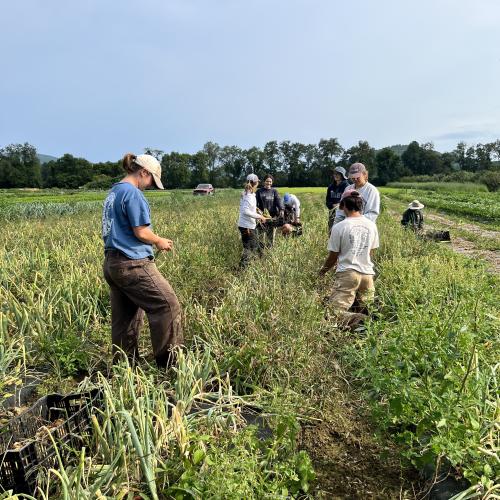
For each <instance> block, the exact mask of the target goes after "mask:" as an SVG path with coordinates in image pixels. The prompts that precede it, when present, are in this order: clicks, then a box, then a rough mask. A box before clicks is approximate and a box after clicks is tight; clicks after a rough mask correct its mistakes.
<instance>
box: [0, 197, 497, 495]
mask: <svg viewBox="0 0 500 500" xmlns="http://www.w3.org/2000/svg"><path fill="white" fill-rule="evenodd" d="M300 199H301V201H302V203H303V207H304V215H303V219H304V221H305V230H304V235H303V236H302V237H300V238H297V239H293V238H290V239H284V238H278V240H277V243H276V246H275V248H274V249H273V251H272V252H271V253H269V254H268V255H267V256H266V258H265V259H263V260H260V261H256V262H254V263H253V264H252V265H251V266H250V267H249V268H248V270H246V271H245V272H242V273H240V272H237V270H236V269H237V264H238V260H239V256H240V251H241V243H240V240H239V235H238V232H237V230H236V220H237V211H238V200H239V192H238V191H225V192H221V193H218V194H217V195H216V196H214V197H209V198H202V197H196V198H193V197H192V196H191V195H189V194H187V195H186V194H184V193H173V194H171V195H169V196H167V197H160V198H152V199H151V206H152V211H153V221H154V228H155V230H156V231H157V232H158V233H159V234H161V235H165V236H167V237H169V238H171V239H173V241H174V246H175V250H174V252H171V253H168V254H161V255H159V256H158V258H157V265H158V267H159V269H160V270H161V272H162V273H163V274H164V275H165V276H166V277H167V279H169V281H170V282H171V284H172V286H173V287H174V289H175V290H176V293H177V294H178V296H179V299H180V302H181V303H182V305H183V310H184V316H185V333H186V341H187V346H188V348H189V349H190V350H191V352H189V353H186V355H185V358H181V362H180V363H179V367H178V370H177V372H173V373H172V374H171V378H169V379H167V380H165V378H164V377H160V376H158V374H155V372H154V370H153V371H151V372H150V371H148V370H145V371H144V372H141V371H139V372H132V371H131V370H130V369H129V368H127V367H124V368H123V369H121V370H122V371H118V372H115V375H114V377H113V381H112V382H109V383H108V382H106V381H105V380H104V379H101V382H102V383H103V384H104V385H105V387H106V391H107V392H106V394H107V395H106V401H107V403H106V405H107V406H106V408H107V409H106V410H105V413H104V414H102V415H101V417H102V418H103V421H104V422H105V423H104V424H100V423H99V420H98V422H97V423H98V428H97V427H96V431H98V435H100V434H99V431H100V432H101V434H102V439H101V438H99V439H100V441H99V443H100V444H98V446H99V448H98V450H99V451H98V452H96V453H94V452H91V451H88V450H85V451H81V455H78V457H79V460H80V461H79V462H78V464H79V465H78V466H72V467H73V468H69V469H68V468H65V469H64V470H65V473H66V477H65V476H63V475H60V476H58V475H57V474H55V473H53V474H52V475H51V481H52V484H54V483H57V484H58V485H59V486H58V487H59V488H61V489H60V490H59V491H63V490H64V488H66V489H67V490H68V491H69V492H70V493H71V492H73V493H74V491H77V490H78V491H85V492H87V493H85V494H88V495H92V494H94V493H96V494H97V490H99V491H100V493H101V494H103V495H108V496H111V497H113V496H115V497H116V498H120V495H122V494H123V495H124V496H126V495H128V492H141V493H144V494H147V495H150V496H151V497H154V493H153V490H151V488H150V486H151V484H152V483H151V477H150V472H148V471H151V469H154V470H155V471H156V476H155V477H156V479H155V487H156V492H157V493H156V494H158V495H159V494H160V493H161V492H166V491H168V492H169V494H171V495H172V496H175V495H186V496H187V495H188V494H191V493H189V492H192V491H194V492H195V494H194V495H193V496H194V497H195V498H198V497H200V498H201V497H203V495H204V496H205V497H206V496H212V497H217V498H219V497H221V498H223V497H224V491H228V492H232V493H231V494H233V498H236V497H238V498H250V497H256V496H257V497H265V496H266V495H268V496H270V497H273V495H274V498H275V497H279V495H282V496H286V495H291V494H292V493H293V494H294V495H296V494H298V491H299V490H300V488H302V489H304V488H306V489H307V484H308V479H307V478H308V477H309V476H308V474H309V472H308V471H310V468H308V466H307V463H308V462H307V457H306V456H305V455H303V454H302V455H300V454H299V453H296V450H297V447H296V446H297V445H296V424H295V423H294V422H295V418H296V417H298V416H299V417H301V418H311V417H316V418H320V417H321V415H322V412H323V411H324V410H327V411H332V408H335V406H334V405H335V404H336V401H338V389H337V387H338V383H337V382H338V380H337V373H338V371H339V365H338V364H339V363H341V364H342V367H340V368H341V369H342V368H343V369H344V370H343V373H344V374H345V376H346V377H347V379H348V381H349V382H350V383H351V384H353V386H356V387H358V388H359V389H358V390H359V391H361V392H362V394H364V396H365V397H366V400H367V401H369V402H370V404H371V408H372V411H373V419H374V422H375V423H376V424H377V425H378V426H379V427H380V428H381V429H384V430H385V431H386V432H387V433H388V434H389V435H392V436H393V437H394V439H395V440H397V441H398V442H400V443H401V446H402V450H403V454H404V455H405V457H407V458H408V459H409V460H410V461H412V462H413V463H415V464H417V465H419V466H420V465H422V464H423V463H424V462H428V463H435V462H436V460H448V461H449V462H450V463H451V464H452V465H453V466H455V467H456V468H457V470H460V471H462V472H463V473H464V474H466V475H467V477H469V478H470V479H471V481H473V482H476V483H478V484H480V482H481V481H483V482H484V483H485V484H487V483H488V481H492V480H493V479H494V478H495V475H496V474H498V463H497V456H498V424H497V421H498V394H497V390H498V387H497V385H496V383H497V382H496V376H497V374H496V370H497V368H496V366H497V365H496V363H497V361H498V354H499V352H500V351H499V346H498V334H499V328H498V319H497V317H498V312H497V311H498V300H497V297H496V293H495V291H496V290H497V289H498V278H497V277H494V276H491V275H489V274H488V273H487V272H486V270H485V268H484V267H483V266H482V265H481V264H480V262H477V261H471V260H467V259H465V258H462V257H460V256H457V255H454V254H453V253H451V252H450V251H448V250H444V249H443V247H440V246H439V245H437V244H433V243H425V242H421V241H419V240H417V239H415V238H414V237H413V236H412V235H409V234H408V233H405V232H403V231H401V230H400V228H399V227H398V225H397V224H396V223H395V222H393V221H391V220H390V218H389V217H385V216H381V218H380V219H379V229H380V233H381V241H382V242H383V246H382V248H381V249H380V251H379V252H378V256H377V266H378V268H379V270H380V274H379V277H378V279H377V290H378V292H377V293H378V297H379V308H380V317H379V318H378V319H376V320H373V321H371V322H370V323H369V324H368V326H367V330H366V332H364V333H358V334H356V335H354V336H352V337H348V336H346V334H342V333H341V332H339V331H338V330H337V329H336V328H335V327H334V326H333V325H332V324H330V323H329V322H328V321H327V320H326V319H325V317H324V310H323V306H322V303H321V300H322V298H323V297H324V296H325V295H327V294H328V293H329V292H330V288H331V285H332V279H333V277H332V276H330V277H329V278H328V279H327V280H326V281H324V282H322V281H318V280H317V278H316V275H317V271H318V269H319V267H320V265H321V264H322V261H323V259H324V257H325V256H326V238H327V234H326V222H327V218H326V208H324V206H323V201H324V200H323V194H322V193H321V194H316V193H303V194H301V195H300ZM99 233H100V211H99V210H97V209H96V210H92V211H89V212H88V213H85V214H75V215H72V216H66V215H61V216H59V217H48V218H47V219H39V220H19V221H13V222H5V223H4V232H3V234H4V238H3V239H2V241H1V242H0V258H1V259H2V263H3V264H2V265H1V266H0V284H1V287H0V300H1V301H2V303H3V304H5V306H4V309H3V313H4V317H5V320H6V322H7V323H6V324H7V325H8V326H7V331H8V335H9V338H16V339H19V341H20V342H21V345H22V346H23V349H24V350H25V352H26V363H27V364H28V365H30V366H39V365H49V366H51V367H52V368H51V370H52V372H53V373H55V376H56V377H57V378H59V379H61V378H63V377H66V376H67V375H68V373H74V372H76V371H78V370H79V369H82V368H86V369H88V370H90V371H92V370H93V367H94V366H95V365H96V364H98V363H100V364H102V362H103V360H104V361H109V359H110V333H109V328H110V326H109V325H110V316H109V314H110V306H109V298H108V289H107V286H106V284H105V283H104V280H103V278H102V271H101V262H102V258H103V252H102V243H101V241H100V234H99ZM14 270H15V272H14ZM141 342H142V346H141V349H142V350H143V351H145V352H146V353H147V351H148V350H149V341H148V339H147V334H144V335H143V336H142V338H141ZM81 353H85V356H84V357H81V356H80V354H81ZM106 384H107V385H106ZM236 395H238V396H236ZM137 401H139V402H140V404H137ZM203 401H204V402H207V401H210V405H211V406H214V405H215V407H217V411H215V410H214V411H212V412H211V413H210V415H209V414H208V412H205V414H204V415H205V416H204V417H203V418H200V419H198V420H196V419H195V420H196V422H195V423H193V424H192V425H191V423H190V422H191V420H190V419H191V417H190V416H189V415H190V414H189V411H190V409H192V408H193V407H195V406H196V404H195V403H197V402H198V403H199V402H203ZM235 401H238V403H237V404H234V402H235ZM243 402H247V403H252V404H254V405H258V406H260V407H262V408H264V409H265V410H267V411H268V412H269V413H272V414H274V415H276V417H275V418H274V420H273V421H272V422H273V426H274V429H275V438H274V441H273V442H271V443H267V444H265V445H262V444H258V440H256V438H255V436H254V435H253V434H252V431H251V429H250V430H245V431H241V428H242V422H241V420H240V419H239V413H238V412H239V410H238V407H241V405H242V403H243ZM359 404H362V403H359ZM168 408H170V410H168ZM174 408H175V412H174ZM169 411H171V412H172V413H171V414H170V413H169ZM106 412H108V413H106ZM174 415H176V416H175V417H174ZM193 418H194V417H193ZM278 427H279V428H280V429H284V430H283V431H282V432H281V434H280V433H278ZM237 430H238V432H236V431H237ZM278 435H279V436H280V437H278ZM106 443H108V445H106ZM139 445H140V446H139ZM148 450H149V451H148ZM145 457H148V458H145ZM141 458H142V459H144V460H146V461H145V462H144V461H142V460H141ZM299 470H302V471H303V472H302V473H303V474H304V476H303V477H300V474H299V472H298V471H299ZM241 471H243V472H241ZM101 481H102V482H101ZM301 482H303V483H304V484H303V485H302V486H301ZM64 485H65V486H64ZM96 485H99V486H98V488H97V489H95V487H96ZM113 488H114V489H113ZM104 492H106V493H104ZM200 492H201V493H200ZM196 495H198V496H196ZM200 495H201V496H200ZM238 495H239V496H238ZM228 496H229V495H228ZM180 497H182V496H180Z"/></svg>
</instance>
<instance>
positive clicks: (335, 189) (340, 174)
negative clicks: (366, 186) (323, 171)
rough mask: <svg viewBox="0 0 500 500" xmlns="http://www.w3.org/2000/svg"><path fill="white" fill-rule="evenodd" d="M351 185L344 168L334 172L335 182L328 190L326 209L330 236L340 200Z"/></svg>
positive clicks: (336, 169)
mask: <svg viewBox="0 0 500 500" xmlns="http://www.w3.org/2000/svg"><path fill="white" fill-rule="evenodd" d="M348 185H349V183H348V182H347V175H346V171H345V168H344V167H335V170H334V171H333V182H332V183H331V184H330V185H329V186H328V189H327V190H326V200H325V203H326V208H328V210H329V212H328V234H330V232H331V230H332V226H333V221H334V220H335V212H336V211H337V208H338V207H339V203H340V198H341V196H342V193H343V192H344V191H345V188H346V187H347V186H348Z"/></svg>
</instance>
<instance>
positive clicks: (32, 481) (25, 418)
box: [0, 389, 102, 494]
mask: <svg viewBox="0 0 500 500" xmlns="http://www.w3.org/2000/svg"><path fill="white" fill-rule="evenodd" d="M99 406H102V392H101V391H100V390H99V389H94V390H93V391H90V392H85V393H75V394H69V395H67V396H63V395H61V394H49V395H47V396H44V397H43V398H41V399H39V400H38V401H37V402H36V403H35V404H34V405H33V406H32V407H31V408H30V409H29V410H27V411H25V412H24V413H22V414H21V415H19V416H18V417H16V418H13V419H12V420H10V421H9V423H8V424H7V425H5V426H4V427H2V428H1V429H0V491H1V489H3V490H10V489H12V490H13V491H14V493H28V494H32V493H33V492H34V491H35V489H36V484H37V476H38V474H39V473H43V472H44V471H46V470H47V469H49V468H57V465H58V462H57V455H56V448H55V446H54V444H53V441H52V439H51V438H50V436H49V435H48V432H50V434H51V435H52V437H53V438H54V441H55V442H56V444H57V446H58V451H59V453H61V454H63V455H66V454H67V453H66V451H68V450H69V449H71V448H76V449H80V448H81V446H82V445H84V444H87V445H88V444H90V443H89V441H90V437H91V431H92V425H91V408H92V407H99ZM43 426H46V427H47V428H48V431H47V430H45V429H44V428H43ZM23 442H25V444H23V445H19V446H16V447H14V445H15V443H23Z"/></svg>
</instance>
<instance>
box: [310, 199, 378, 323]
mask: <svg viewBox="0 0 500 500" xmlns="http://www.w3.org/2000/svg"><path fill="white" fill-rule="evenodd" d="M340 209H341V210H343V211H344V213H345V214H346V218H345V220H343V221H342V222H339V223H338V224H336V225H334V226H333V228H332V232H331V235H330V239H329V241H328V250H329V254H328V257H327V259H326V260H325V263H324V264H323V267H322V268H321V269H320V271H319V275H320V276H324V275H325V274H326V273H327V272H328V271H329V270H330V269H331V268H332V267H334V266H337V270H336V273H335V283H334V287H333V291H332V294H331V296H330V298H329V306H330V307H331V308H332V309H333V311H334V312H335V314H336V316H337V317H339V318H340V319H341V322H342V323H344V324H345V325H346V326H350V327H352V326H354V325H355V324H357V323H359V321H360V320H361V319H365V318H366V316H365V315H360V314H356V313H352V312H350V311H349V309H350V308H351V306H352V305H353V304H354V302H355V301H356V300H357V302H358V303H359V304H360V305H366V304H368V303H369V302H371V301H372V300H373V297H374V293H375V286H374V284H373V276H374V274H375V272H374V268H373V262H372V260H371V257H372V254H373V251H374V250H375V249H376V248H378V245H379V241H378V231H377V226H376V225H375V223H374V222H372V221H371V220H369V219H368V218H367V217H365V216H363V215H362V210H363V199H362V198H361V196H360V194H359V193H358V192H357V191H347V192H345V193H344V195H343V196H342V199H341V201H340Z"/></svg>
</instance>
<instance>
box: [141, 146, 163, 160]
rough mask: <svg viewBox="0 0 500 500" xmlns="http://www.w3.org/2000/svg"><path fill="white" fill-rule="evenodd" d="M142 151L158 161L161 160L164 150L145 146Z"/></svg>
mask: <svg viewBox="0 0 500 500" xmlns="http://www.w3.org/2000/svg"><path fill="white" fill-rule="evenodd" d="M144 153H145V154H147V155H151V156H154V157H155V158H156V159H157V160H158V161H159V162H161V159H162V158H163V155H164V154H165V151H163V150H161V149H155V148H149V147H147V148H144Z"/></svg>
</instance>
